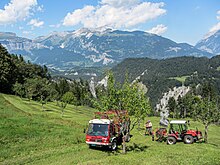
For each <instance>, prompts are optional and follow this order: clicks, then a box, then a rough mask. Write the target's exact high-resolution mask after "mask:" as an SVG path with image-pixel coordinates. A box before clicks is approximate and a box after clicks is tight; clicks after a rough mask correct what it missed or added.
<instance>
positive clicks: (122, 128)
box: [86, 110, 130, 150]
mask: <svg viewBox="0 0 220 165" xmlns="http://www.w3.org/2000/svg"><path fill="white" fill-rule="evenodd" d="M123 140H124V141H126V142H128V141H129V140H130V118H129V116H128V113H127V111H125V110H120V111H119V110H109V111H106V112H95V116H94V119H92V120H90V121H89V127H88V130H87V132H86V143H87V144H88V145H89V147H90V148H91V147H103V146H107V147H108V148H110V149H111V150H116V149H117V146H118V145H120V144H122V142H123Z"/></svg>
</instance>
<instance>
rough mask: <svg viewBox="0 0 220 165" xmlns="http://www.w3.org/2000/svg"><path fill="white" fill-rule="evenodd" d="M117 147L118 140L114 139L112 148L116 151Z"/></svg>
mask: <svg viewBox="0 0 220 165" xmlns="http://www.w3.org/2000/svg"><path fill="white" fill-rule="evenodd" d="M116 149H117V142H116V140H113V142H112V145H111V150H112V151H115V150H116Z"/></svg>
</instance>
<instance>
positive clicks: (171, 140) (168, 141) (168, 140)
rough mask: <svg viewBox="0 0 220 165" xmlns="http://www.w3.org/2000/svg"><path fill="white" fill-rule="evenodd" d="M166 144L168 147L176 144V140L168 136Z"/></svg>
mask: <svg viewBox="0 0 220 165" xmlns="http://www.w3.org/2000/svg"><path fill="white" fill-rule="evenodd" d="M167 144H169V145H173V144H176V138H175V137H173V136H169V137H168V138H167Z"/></svg>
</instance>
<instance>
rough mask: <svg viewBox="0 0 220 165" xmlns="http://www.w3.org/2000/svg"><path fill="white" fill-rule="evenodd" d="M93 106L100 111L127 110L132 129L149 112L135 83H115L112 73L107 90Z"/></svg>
mask: <svg viewBox="0 0 220 165" xmlns="http://www.w3.org/2000/svg"><path fill="white" fill-rule="evenodd" d="M94 106H95V107H96V108H97V109H99V110H100V111H106V110H109V109H115V110H127V111H128V113H129V115H131V116H134V120H133V121H131V125H132V128H131V130H132V129H133V128H134V126H135V125H137V124H138V123H139V122H140V120H141V119H143V118H144V117H146V116H147V114H148V113H149V112H150V109H151V107H150V104H149V101H148V98H146V96H145V94H144V93H143V91H141V90H139V88H138V85H137V84H136V83H134V84H129V83H128V82H127V81H125V82H124V84H123V85H118V84H116V83H115V79H114V76H113V74H112V73H109V74H108V85H107V88H106V89H105V90H104V89H103V91H102V95H101V96H100V95H98V99H97V100H96V101H95V102H94ZM126 136H128V133H127V134H126V135H123V152H125V151H126V150H125V148H126V145H125V138H126Z"/></svg>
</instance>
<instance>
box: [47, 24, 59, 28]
mask: <svg viewBox="0 0 220 165" xmlns="http://www.w3.org/2000/svg"><path fill="white" fill-rule="evenodd" d="M60 26H61V24H59V23H58V24H55V25H49V27H51V28H59V27H60Z"/></svg>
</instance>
